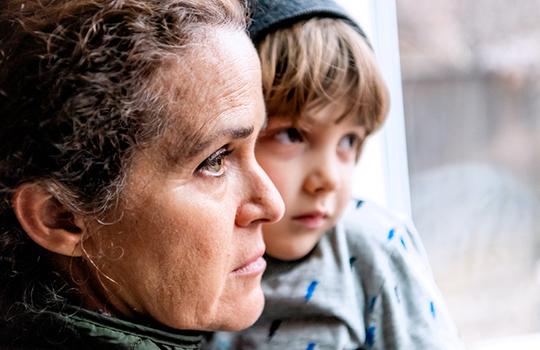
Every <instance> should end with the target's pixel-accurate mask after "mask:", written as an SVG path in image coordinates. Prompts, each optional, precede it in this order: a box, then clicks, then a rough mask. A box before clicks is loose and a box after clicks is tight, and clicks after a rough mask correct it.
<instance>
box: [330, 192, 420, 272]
mask: <svg viewBox="0 0 540 350" xmlns="http://www.w3.org/2000/svg"><path fill="white" fill-rule="evenodd" d="M336 230H341V231H344V233H345V235H346V237H347V243H348V245H349V249H351V250H352V252H354V251H356V252H361V253H362V254H364V255H377V254H383V255H385V256H386V257H390V256H395V255H404V254H406V255H409V254H410V253H414V254H413V255H416V258H418V259H419V260H420V261H421V263H422V264H426V265H427V264H428V263H427V257H426V253H425V250H424V247H423V244H422V242H421V239H420V236H419V234H418V232H417V231H416V229H415V227H414V225H413V224H412V222H411V220H410V219H409V218H407V217H406V216H404V215H401V214H399V213H395V212H393V211H391V210H389V209H386V208H384V207H382V206H380V205H378V204H376V203H374V202H371V201H367V200H361V199H354V200H352V201H351V203H349V205H348V207H347V208H346V210H345V212H344V214H343V216H342V217H341V219H340V220H339V222H338V223H337V225H336Z"/></svg>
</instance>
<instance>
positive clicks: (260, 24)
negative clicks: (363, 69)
mask: <svg viewBox="0 0 540 350" xmlns="http://www.w3.org/2000/svg"><path fill="white" fill-rule="evenodd" d="M251 14H252V15H251V18H252V22H251V25H250V27H249V34H250V36H251V40H253V42H254V43H255V44H257V43H258V42H259V41H261V40H262V39H264V37H265V36H266V35H267V34H268V33H271V32H273V31H275V30H277V29H280V28H284V27H288V26H292V25H293V24H295V23H296V22H299V21H302V20H306V19H309V18H313V17H323V18H324V17H326V18H328V17H330V18H340V19H343V20H344V21H346V22H347V23H349V24H350V25H351V26H352V27H353V28H355V29H356V30H357V31H358V32H359V33H360V35H362V36H363V37H364V38H365V39H366V42H367V43H368V44H369V41H368V40H367V37H366V34H365V33H364V31H363V30H362V28H361V27H360V25H359V24H358V23H356V22H355V21H354V20H353V19H352V18H351V17H350V15H349V14H348V13H347V11H345V10H344V9H343V8H342V7H341V6H339V5H338V4H337V3H336V2H334V1H332V0H253V2H252V4H251Z"/></svg>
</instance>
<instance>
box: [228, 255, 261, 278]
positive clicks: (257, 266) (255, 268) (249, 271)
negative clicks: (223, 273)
mask: <svg viewBox="0 0 540 350" xmlns="http://www.w3.org/2000/svg"><path fill="white" fill-rule="evenodd" d="M264 269H266V260H264V258H263V257H262V254H261V255H258V256H257V257H256V258H254V259H252V260H250V261H249V262H247V263H246V264H244V265H242V266H240V267H239V268H237V269H235V270H233V272H232V273H233V274H234V275H236V276H246V275H258V274H262V273H263V272H264Z"/></svg>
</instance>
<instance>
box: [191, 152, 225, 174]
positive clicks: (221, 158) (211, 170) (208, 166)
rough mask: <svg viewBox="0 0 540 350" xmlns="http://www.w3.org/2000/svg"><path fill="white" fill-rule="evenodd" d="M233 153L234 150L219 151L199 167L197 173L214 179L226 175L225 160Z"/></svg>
mask: <svg viewBox="0 0 540 350" xmlns="http://www.w3.org/2000/svg"><path fill="white" fill-rule="evenodd" d="M231 153H232V150H228V149H226V148H220V149H218V150H217V151H216V152H214V153H213V154H212V155H210V156H209V157H208V158H206V159H205V160H204V161H203V162H202V163H201V164H200V165H199V166H198V167H197V173H200V174H202V175H206V176H214V177H219V176H221V175H223V174H224V173H225V160H226V159H227V156H228V155H230V154H231Z"/></svg>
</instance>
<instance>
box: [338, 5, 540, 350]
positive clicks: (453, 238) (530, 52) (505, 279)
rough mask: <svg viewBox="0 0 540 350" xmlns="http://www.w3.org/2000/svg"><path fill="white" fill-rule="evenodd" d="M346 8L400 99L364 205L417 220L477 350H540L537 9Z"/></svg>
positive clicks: (368, 156) (372, 158)
mask: <svg viewBox="0 0 540 350" xmlns="http://www.w3.org/2000/svg"><path fill="white" fill-rule="evenodd" d="M340 2H341V3H342V4H343V5H344V6H345V7H346V8H348V9H349V10H350V11H352V13H354V15H355V16H356V17H357V18H358V19H359V21H360V23H361V24H362V25H363V26H364V27H365V29H366V31H367V33H368V35H369V37H370V39H371V41H372V43H373V46H374V49H375V52H376V55H377V57H378V60H379V62H380V64H381V68H382V71H383V74H384V75H385V79H386V81H387V83H388V84H389V87H390V90H391V98H392V110H391V113H390V116H389V119H388V122H387V125H386V126H385V128H384V129H383V130H381V132H380V133H379V134H377V135H376V136H375V137H374V138H373V139H372V140H371V141H370V143H369V144H368V146H367V147H366V153H365V155H364V157H365V158H364V159H363V160H362V163H361V166H360V168H359V170H358V174H359V177H358V182H359V184H358V185H357V187H356V188H357V191H358V192H357V193H362V194H366V195H367V196H368V197H370V198H373V199H375V200H376V201H378V202H380V203H381V204H383V205H385V206H387V207H389V208H391V209H394V210H397V211H401V212H402V213H405V214H408V213H411V214H412V217H413V219H414V221H415V223H416V226H417V228H418V229H419V231H420V234H421V235H422V238H423V240H424V244H425V246H426V249H427V251H428V255H429V256H430V260H431V264H432V267H433V271H434V274H435V277H436V280H437V282H438V284H439V287H440V288H441V290H442V292H443V294H444V296H445V298H446V301H447V303H448V305H449V308H450V312H451V313H452V315H453V317H454V319H455V320H456V323H457V326H458V328H459V329H460V332H461V334H462V336H463V338H464V340H465V342H466V344H467V346H468V348H470V349H473V350H483V349H489V350H496V349H503V348H504V349H508V348H511V349H515V350H520V349H531V348H535V349H538V348H540V260H539V257H540V228H539V227H540V226H539V225H537V224H536V218H538V217H540V215H539V214H540V199H539V190H540V98H539V97H538V96H540V83H539V82H540V79H539V78H540V77H539V76H540V40H539V38H540V22H539V21H538V18H539V15H540V0H523V1H520V2H517V3H513V4H512V5H511V6H509V4H508V2H506V1H502V0H477V1H465V0H458V1H455V0H454V1H450V0H441V1H436V2H433V1H430V0H400V1H392V0H389V1H381V0H362V1H358V0H342V1H340ZM396 6H397V8H396ZM396 15H397V23H398V26H399V45H398V40H397V38H398V30H397V29H398V26H397V25H396ZM398 47H399V49H400V53H398ZM400 55H401V72H400V64H399V61H398V60H399V56H400ZM400 73H402V77H401V76H400ZM401 82H402V83H403V84H402V86H403V90H401V88H400V87H401ZM402 95H403V100H402ZM402 106H403V107H402ZM402 108H403V109H402ZM405 135H406V141H407V142H405ZM405 145H406V146H405ZM409 179H410V191H409V186H408V182H409ZM409 193H410V196H409ZM409 198H410V199H409ZM409 205H410V206H409ZM409 208H410V211H409Z"/></svg>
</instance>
